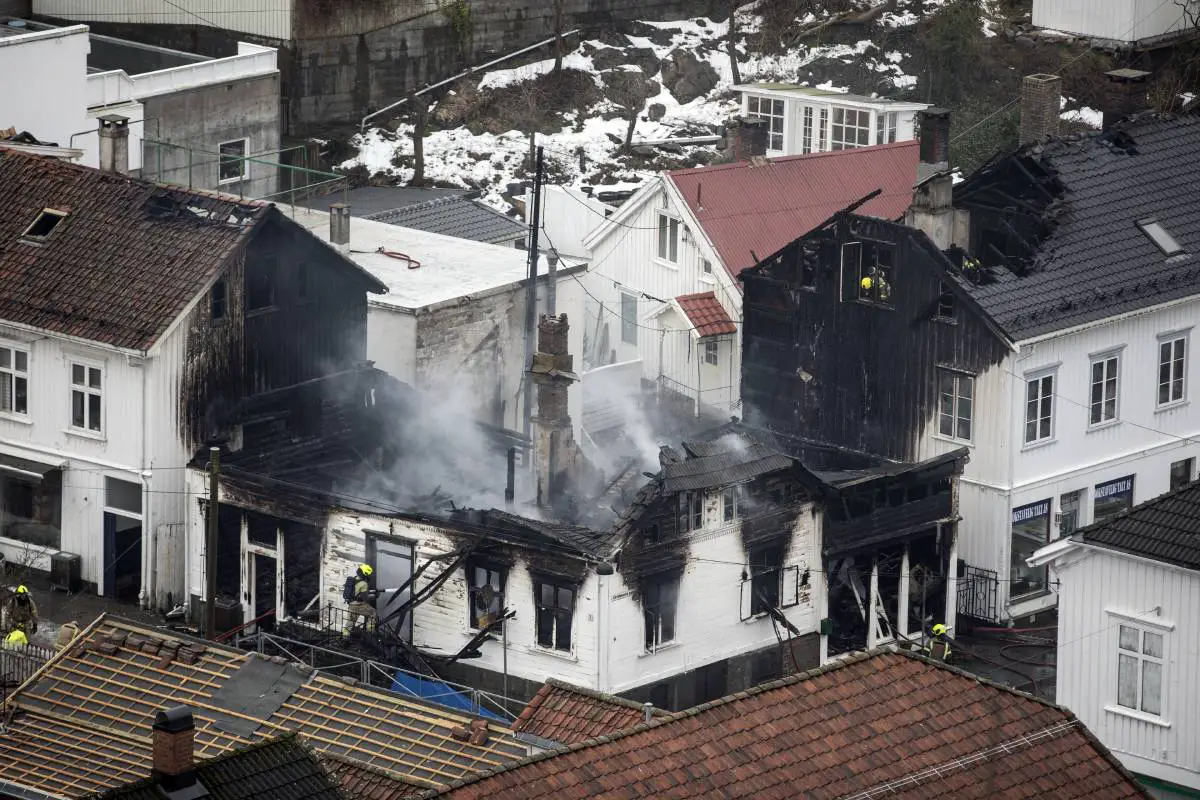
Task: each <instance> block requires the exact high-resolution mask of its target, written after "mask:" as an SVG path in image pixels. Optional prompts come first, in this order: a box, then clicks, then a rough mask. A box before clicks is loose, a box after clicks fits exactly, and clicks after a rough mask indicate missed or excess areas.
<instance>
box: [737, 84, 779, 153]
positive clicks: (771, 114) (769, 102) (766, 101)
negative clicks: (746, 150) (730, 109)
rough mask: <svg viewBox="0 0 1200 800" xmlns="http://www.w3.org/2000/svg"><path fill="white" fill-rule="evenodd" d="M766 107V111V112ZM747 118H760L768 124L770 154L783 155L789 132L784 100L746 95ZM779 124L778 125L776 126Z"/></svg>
mask: <svg viewBox="0 0 1200 800" xmlns="http://www.w3.org/2000/svg"><path fill="white" fill-rule="evenodd" d="M764 105H765V106H766V110H764V108H763V107H764ZM746 114H747V116H752V117H759V118H760V119H763V120H765V121H766V123H767V150H768V152H776V153H782V152H783V150H784V142H785V141H786V137H785V135H784V134H785V132H786V131H787V120H786V117H787V104H786V103H785V102H784V101H783V100H779V99H777V98H774V97H765V96H763V95H756V94H748V95H746ZM776 123H778V124H776Z"/></svg>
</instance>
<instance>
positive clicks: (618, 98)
mask: <svg viewBox="0 0 1200 800" xmlns="http://www.w3.org/2000/svg"><path fill="white" fill-rule="evenodd" d="M605 83H606V84H608V97H609V99H610V100H612V101H613V102H614V103H616V104H617V105H619V106H622V107H623V108H624V109H625V118H626V119H627V120H628V121H629V126H628V127H627V128H626V129H625V143H624V144H623V145H622V149H623V150H625V151H626V152H628V151H629V149H630V148H631V147H632V146H633V131H634V129H635V128H636V127H637V121H638V115H639V114H641V113H642V107H643V106H645V104H646V100H648V99H649V98H651V97H653V96H654V95H655V94H657V93H658V85H657V84H656V83H655V82H654V81H650V80H647V79H646V76H645V75H643V74H642V73H641V72H611V73H608V74H607V75H606V76H605Z"/></svg>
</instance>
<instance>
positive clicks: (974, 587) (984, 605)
mask: <svg viewBox="0 0 1200 800" xmlns="http://www.w3.org/2000/svg"><path fill="white" fill-rule="evenodd" d="M999 593H1000V578H999V576H998V575H997V574H996V571H995V570H990V569H983V568H982V567H972V566H970V565H967V566H966V567H965V568H964V569H963V574H962V575H960V576H958V598H957V599H958V616H959V617H960V618H961V617H967V618H969V619H973V620H976V621H979V622H987V623H997V622H999V621H1000V615H999V612H998V610H997V608H996V601H997V599H998V596H999Z"/></svg>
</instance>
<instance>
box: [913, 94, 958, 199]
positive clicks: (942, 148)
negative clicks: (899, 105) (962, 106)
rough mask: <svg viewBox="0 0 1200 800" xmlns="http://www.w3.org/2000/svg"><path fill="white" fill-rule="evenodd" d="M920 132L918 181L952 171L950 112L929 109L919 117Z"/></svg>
mask: <svg viewBox="0 0 1200 800" xmlns="http://www.w3.org/2000/svg"><path fill="white" fill-rule="evenodd" d="M917 119H918V121H919V122H918V124H919V130H920V143H919V147H920V161H919V162H918V164H917V181H918V182H920V181H923V180H925V179H926V178H928V177H929V176H930V175H936V174H938V173H939V172H945V171H946V170H948V169H950V112H949V111H948V110H946V109H944V108H927V109H925V110H924V111H922V112H920V113H919V114H918V115H917Z"/></svg>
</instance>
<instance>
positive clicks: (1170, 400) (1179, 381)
mask: <svg viewBox="0 0 1200 800" xmlns="http://www.w3.org/2000/svg"><path fill="white" fill-rule="evenodd" d="M1190 338H1191V337H1190V331H1175V332H1172V333H1164V334H1161V335H1159V337H1158V371H1157V373H1156V381H1155V397H1154V407H1155V409H1163V408H1174V407H1175V406H1177V405H1183V404H1184V403H1186V402H1187V391H1188V386H1187V378H1188V368H1187V362H1188V350H1190V349H1191V348H1190V347H1189V345H1190V344H1191V342H1190V341H1189V339H1190ZM1175 345H1180V346H1181V349H1182V351H1183V352H1182V353H1180V354H1179V355H1178V356H1176V354H1175V352H1174V350H1175ZM1164 348H1171V351H1170V352H1169V354H1168V355H1169V358H1168V359H1167V360H1166V361H1164V360H1163V350H1164ZM1176 366H1178V368H1179V374H1178V375H1175V374H1174V373H1175V367H1176ZM1164 367H1166V368H1167V380H1166V381H1165V382H1164V381H1163V368H1164ZM1176 385H1178V387H1179V396H1178V397H1174V396H1173V395H1174V388H1175V386H1176ZM1164 387H1165V388H1166V389H1167V399H1166V400H1163V399H1162V397H1163V389H1164Z"/></svg>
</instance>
